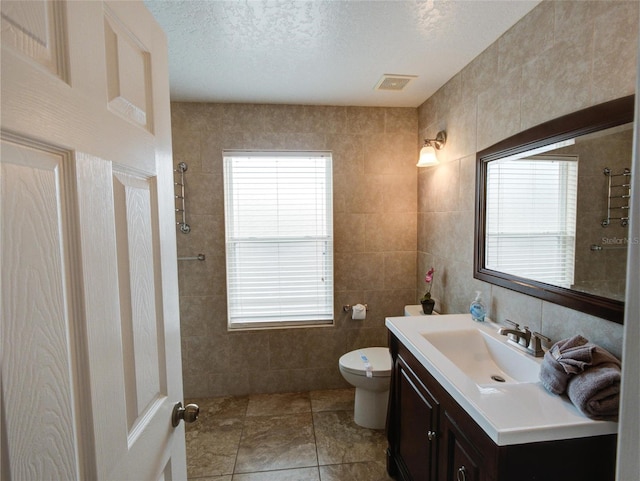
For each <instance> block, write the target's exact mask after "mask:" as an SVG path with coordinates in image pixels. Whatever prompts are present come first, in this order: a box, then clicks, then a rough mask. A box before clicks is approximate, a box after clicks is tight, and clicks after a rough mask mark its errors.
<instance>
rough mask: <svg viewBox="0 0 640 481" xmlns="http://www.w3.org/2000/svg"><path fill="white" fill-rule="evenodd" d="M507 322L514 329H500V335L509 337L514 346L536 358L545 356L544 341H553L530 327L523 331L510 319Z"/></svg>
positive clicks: (525, 327) (508, 339) (524, 328)
mask: <svg viewBox="0 0 640 481" xmlns="http://www.w3.org/2000/svg"><path fill="white" fill-rule="evenodd" d="M505 322H507V323H509V324H511V325H512V326H513V329H510V328H508V327H501V328H500V329H498V334H502V335H503V336H507V341H508V342H510V343H512V344H514V345H515V346H516V347H518V349H521V350H522V351H524V352H526V353H528V354H531V355H532V356H534V357H542V356H544V351H543V350H542V340H545V341H547V342H551V339H549V338H548V337H547V336H544V335H542V334H540V333H539V332H535V331H534V332H532V331H530V330H529V327H528V326H524V327H523V328H522V330H520V325H519V324H518V323H516V322H513V321H510V320H509V319H505Z"/></svg>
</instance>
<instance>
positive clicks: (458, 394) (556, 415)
mask: <svg viewBox="0 0 640 481" xmlns="http://www.w3.org/2000/svg"><path fill="white" fill-rule="evenodd" d="M385 325H386V326H387V328H388V329H389V330H390V331H391V332H392V333H393V334H394V335H395V336H396V337H397V338H398V339H399V340H400V341H401V342H402V343H403V344H404V345H405V346H406V347H407V349H408V350H409V351H410V352H411V353H412V354H413V355H414V356H415V357H416V359H418V361H419V362H420V363H421V364H422V365H423V366H424V367H425V368H426V369H427V370H428V371H429V372H430V373H431V375H432V376H433V377H434V378H435V379H436V380H437V381H438V382H439V383H440V384H441V385H442V387H443V388H444V389H445V390H446V391H447V392H448V393H449V394H450V395H451V397H453V398H454V399H455V400H456V402H458V404H460V406H462V408H463V409H464V410H465V411H466V412H467V413H468V414H469V415H470V416H471V417H472V418H473V419H474V420H475V421H476V422H477V423H478V425H480V427H482V429H483V430H484V431H485V432H486V433H487V435H488V436H489V437H490V438H491V439H492V440H493V441H494V442H495V443H496V444H497V445H499V446H506V445H511V444H522V443H531V442H540V441H551V440H559V439H571V438H581V437H589V436H597V435H603V434H615V433H617V431H618V423H616V422H610V421H594V420H592V419H589V418H587V417H586V416H584V415H583V414H582V413H580V412H579V411H578V410H577V408H576V407H575V406H574V405H573V404H572V403H571V401H570V400H569V399H568V398H567V397H566V396H557V395H555V394H551V393H550V392H548V391H547V390H546V389H545V388H544V387H543V386H542V384H541V383H540V382H535V383H519V384H498V383H497V384H495V385H491V386H487V385H483V386H480V385H478V384H476V383H475V382H473V381H472V380H471V379H470V378H469V377H467V376H466V375H465V374H464V373H463V372H462V371H461V370H460V369H459V368H458V367H457V366H456V365H455V364H453V362H451V361H450V360H449V359H448V358H447V357H446V356H444V355H443V354H442V353H441V352H440V351H439V350H438V349H436V348H435V347H434V346H433V345H432V344H431V343H430V342H428V341H427V340H426V339H425V337H423V336H424V335H425V334H428V333H432V332H439V331H448V330H452V329H461V330H462V329H469V328H478V329H482V330H484V331H485V332H489V333H491V335H492V336H493V337H495V338H498V339H500V340H501V341H503V342H505V343H506V336H501V335H498V334H497V330H498V327H499V326H498V325H497V324H494V323H493V322H491V321H488V322H484V323H478V322H474V321H472V320H471V316H470V315H469V314H446V315H440V316H424V315H423V316H409V317H388V318H387V319H386V323H385ZM509 348H511V349H514V351H516V352H518V353H519V354H521V355H523V356H528V354H525V353H521V352H520V351H518V350H517V349H516V348H513V347H511V346H509ZM536 361H537V362H539V363H542V358H538V359H536Z"/></svg>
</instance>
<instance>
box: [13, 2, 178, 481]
mask: <svg viewBox="0 0 640 481" xmlns="http://www.w3.org/2000/svg"><path fill="white" fill-rule="evenodd" d="M30 3H33V5H31V4H30ZM23 4H24V5H23ZM54 4H55V5H54ZM54 6H55V8H54ZM52 9H53V10H52ZM2 13H3V17H2V39H3V44H2V72H3V79H2V80H3V81H2V85H1V88H2V95H1V100H2V113H3V115H2V138H3V139H5V143H6V144H7V145H10V144H15V142H13V141H12V139H15V138H30V139H38V142H33V145H35V146H36V147H37V146H38V145H52V146H58V147H56V148H55V149H54V148H44V149H41V150H42V153H40V152H39V151H38V149H37V148H33V147H20V146H18V147H15V148H14V151H15V152H16V153H15V155H14V154H12V153H11V152H13V151H11V150H10V149H9V150H7V151H6V152H5V149H4V144H3V151H2V159H1V160H2V168H3V172H2V175H3V177H2V182H3V183H2V227H3V233H2V235H3V239H2V240H3V245H2V262H3V279H2V280H3V289H2V303H3V313H2V315H3V319H2V334H3V338H2V350H3V351H2V353H3V365H2V370H3V372H2V376H3V377H2V396H1V398H0V400H1V402H2V406H0V407H1V409H0V412H1V413H2V420H3V423H2V440H3V444H4V446H3V447H2V453H3V457H4V456H5V454H4V453H9V454H8V455H7V457H8V458H9V461H10V465H9V467H8V468H7V467H6V465H5V464H4V458H3V467H2V473H3V476H8V477H10V478H11V479H34V478H35V479H38V478H47V477H49V478H51V477H53V478H56V479H97V480H107V479H114V480H128V479H132V480H133V479H135V480H156V479H184V478H185V477H186V460H185V457H186V456H185V448H184V427H183V425H182V424H181V425H179V426H178V427H177V428H173V427H172V425H171V412H172V408H173V406H174V404H175V403H176V402H178V401H182V377H181V365H180V333H179V317H178V312H179V309H178V288H177V264H176V245H175V219H174V217H175V214H174V211H173V209H174V207H173V165H172V164H173V162H172V158H171V140H170V139H171V133H170V123H169V118H170V115H169V87H168V68H167V57H166V40H165V38H164V34H163V33H162V31H161V30H160V28H159V27H158V26H157V24H156V23H155V21H154V20H153V18H152V16H151V14H150V13H149V12H148V11H147V10H146V9H145V8H144V6H143V4H142V3H141V2H139V1H131V2H129V1H127V2H118V1H115V2H101V1H91V2H75V1H72V2H10V1H9V2H5V1H3V2H2ZM52 29H53V30H55V35H54V37H53V38H52V39H50V38H49V37H46V39H45V33H46V34H47V35H48V34H49V33H50V32H51V31H52ZM21 35H22V36H23V37H24V36H26V37H25V38H23V39H22V40H21V38H22V37H21ZM5 38H9V39H13V40H12V41H10V42H6V43H5V41H4V40H5ZM27 42H31V43H30V44H27ZM56 42H57V43H56ZM36 44H37V45H40V47H38V48H40V50H43V51H44V50H46V51H47V52H49V53H47V54H46V55H45V54H44V53H40V50H38V49H36V47H34V46H33V45H36ZM61 52H62V53H61ZM47 55H48V57H47ZM45 57H47V58H51V59H55V61H54V60H51V61H49V60H46V61H45V60H42V58H45ZM60 58H62V60H63V62H62V63H63V67H64V68H63V69H62V70H61V69H60V68H59V64H60ZM47 62H48V63H47ZM52 62H53V63H52ZM65 62H67V63H66V64H65ZM50 64H51V65H53V64H55V65H57V66H58V67H56V68H53V67H50V66H47V65H50ZM65 69H66V70H68V72H69V74H68V80H69V81H68V83H65V81H62V80H61V79H63V80H64V79H65V78H66V76H65V75H63V74H64V71H65ZM34 152H35V153H34ZM9 154H11V155H9ZM18 157H20V158H26V159H27V160H28V162H27V161H23V163H22V164H20V162H18V161H16V160H15V159H14V158H18ZM34 159H35V160H34ZM25 162H26V163H25ZM29 162H31V163H29ZM23 164H24V165H23ZM24 186H28V188H25V187H24ZM23 205H24V206H23ZM6 206H10V207H11V210H10V209H9V207H6ZM25 206H26V207H25ZM13 224H18V228H15V229H14V228H5V226H7V227H11V226H12V225H13ZM52 252H53V253H57V257H56V256H54V255H52V254H51V253H52ZM26 257H29V258H30V259H33V263H35V264H34V267H33V268H31V265H30V264H28V263H22V259H23V258H26ZM29 262H31V261H29ZM5 264H6V266H7V269H8V271H7V272H9V273H11V274H10V275H9V274H7V275H6V276H5ZM27 267H29V269H27ZM16 269H18V271H16ZM20 269H22V271H19V270H20ZM14 272H21V274H20V275H14ZM25 283H32V284H34V286H35V287H33V288H32V287H31V285H30V284H29V288H30V289H32V290H33V289H35V290H33V292H35V293H37V302H36V301H34V299H32V298H31V296H30V295H29V296H27V295H26V294H25V292H27V291H24V289H23V287H24V285H25ZM38 289H39V290H38ZM34 298H35V297H34ZM40 304H42V306H40ZM36 308H37V309H38V312H39V313H41V315H42V319H40V320H39V321H38V322H31V321H29V322H27V321H25V318H26V317H28V316H31V315H32V314H31V312H30V311H29V309H32V310H33V309H36ZM25 336H28V341H27V339H25V338H24V337H25ZM32 338H33V339H32ZM20 344H23V345H25V344H29V345H28V346H26V347H24V348H22V349H18V347H17V346H20ZM14 345H15V346H16V347H13V346H14ZM7 356H11V357H7ZM5 359H11V361H10V363H9V362H5ZM9 370H11V374H10V375H9V374H7V377H5V371H6V372H7V373H8V371H9ZM54 370H55V373H54ZM53 374H55V375H53ZM5 379H6V381H5ZM25 399H26V400H29V401H31V403H32V405H33V406H34V409H36V411H38V410H40V411H42V410H43V409H44V410H45V412H49V413H53V414H51V415H50V416H53V417H54V418H56V419H57V421H56V422H55V423H54V425H55V426H56V427H57V429H59V431H60V433H59V434H58V436H59V437H60V439H61V441H60V442H59V443H58V442H53V443H50V442H46V443H45V442H44V441H43V447H42V449H41V451H39V452H37V453H36V454H37V456H38V459H39V460H47V459H50V460H51V462H50V463H48V464H46V466H45V465H43V466H41V467H40V468H39V469H45V468H46V469H47V471H46V472H47V473H48V474H47V475H43V476H34V475H33V472H31V471H29V470H30V469H34V468H33V465H34V464H37V463H34V461H32V458H30V457H29V456H30V453H29V452H28V450H26V449H24V448H23V446H24V443H25V442H26V441H25V440H28V441H29V442H31V441H32V440H36V439H39V436H40V435H39V433H48V432H49V431H47V429H49V428H50V426H49V424H51V419H52V418H51V417H46V416H44V415H39V416H34V417H33V419H31V420H30V422H27V423H24V422H17V421H18V419H21V417H17V416H16V417H14V416H13V414H14V413H13V410H14V409H15V408H14V406H16V405H19V404H16V403H19V402H20V401H21V400H25ZM46 409H48V410H49V411H46ZM5 420H6V422H5ZM48 423H49V424H48ZM59 424H60V426H58V425H59ZM5 427H6V429H5ZM48 439H51V436H49V438H48ZM4 440H6V442H4ZM50 445H52V446H53V447H51V446H50ZM45 448H46V449H45ZM47 449H48V450H50V451H51V450H56V449H57V450H59V451H60V453H58V452H57V451H56V452H55V453H53V452H49V451H47ZM22 465H24V466H26V467H25V468H24V470H23V471H17V470H18V469H22V468H19V466H22ZM56 470H57V471H56ZM43 472H44V471H43ZM52 473H54V474H52Z"/></svg>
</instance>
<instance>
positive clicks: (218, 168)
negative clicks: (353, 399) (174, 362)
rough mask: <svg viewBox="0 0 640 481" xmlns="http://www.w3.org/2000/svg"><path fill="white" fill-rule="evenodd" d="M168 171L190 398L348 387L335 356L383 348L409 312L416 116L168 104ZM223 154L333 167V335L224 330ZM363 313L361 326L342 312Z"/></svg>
mask: <svg viewBox="0 0 640 481" xmlns="http://www.w3.org/2000/svg"><path fill="white" fill-rule="evenodd" d="M171 109H172V129H173V152H174V163H175V164H177V163H178V162H186V163H187V164H188V171H187V172H186V191H187V192H186V202H187V211H188V219H187V222H188V223H189V224H190V226H191V233H189V234H187V235H185V234H181V233H180V232H178V233H177V236H178V239H177V240H178V256H193V255H196V254H198V253H202V254H205V256H206V261H204V262H199V261H180V262H179V283H180V308H181V325H182V348H183V352H182V355H183V372H184V390H185V396H188V397H213V396H223V395H241V394H248V393H268V392H288V391H307V390H312V389H328V388H338V387H344V386H347V384H346V383H345V382H344V381H343V379H342V377H341V376H340V373H339V371H338V359H339V357H340V356H341V355H342V354H343V353H345V352H348V351H350V350H352V349H356V348H359V347H368V346H381V345H386V340H387V334H386V329H385V328H384V318H385V317H386V316H389V315H402V312H403V307H404V305H405V304H412V303H415V300H416V290H415V289H416V286H415V272H416V238H417V215H416V206H417V172H416V168H415V163H416V159H417V151H418V139H417V132H418V116H417V110H416V109H415V108H359V107H325V106H303V105H300V106H290V105H244V104H206V103H173V104H172V105H171ZM223 149H265V150H269V149H275V150H277V149H287V150H292V149H301V150H330V151H332V152H333V164H334V167H333V168H334V236H335V245H334V264H335V326H334V327H322V328H304V329H282V330H268V331H244V332H232V333H230V332H228V331H227V317H226V315H227V313H226V291H225V257H224V206H223V183H222V150H223ZM357 303H367V304H368V306H369V312H368V314H367V319H366V320H365V321H353V320H351V319H350V318H349V317H348V315H346V314H345V313H344V312H343V311H342V305H344V304H357Z"/></svg>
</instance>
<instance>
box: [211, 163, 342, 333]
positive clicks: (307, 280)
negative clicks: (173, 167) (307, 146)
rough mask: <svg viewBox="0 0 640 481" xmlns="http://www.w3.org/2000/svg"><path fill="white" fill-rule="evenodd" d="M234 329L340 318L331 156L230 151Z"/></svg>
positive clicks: (227, 190)
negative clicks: (335, 308) (337, 315)
mask: <svg viewBox="0 0 640 481" xmlns="http://www.w3.org/2000/svg"><path fill="white" fill-rule="evenodd" d="M224 190H225V192H224V196H225V226H226V261H227V308H228V318H229V327H230V328H256V327H272V326H279V327H281V326H283V325H292V324H293V325H296V324H305V323H314V324H318V323H331V322H332V321H333V221H332V213H333V206H332V172H331V154H330V153H327V152H298V153H293V152H238V151H226V152H225V153H224Z"/></svg>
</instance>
